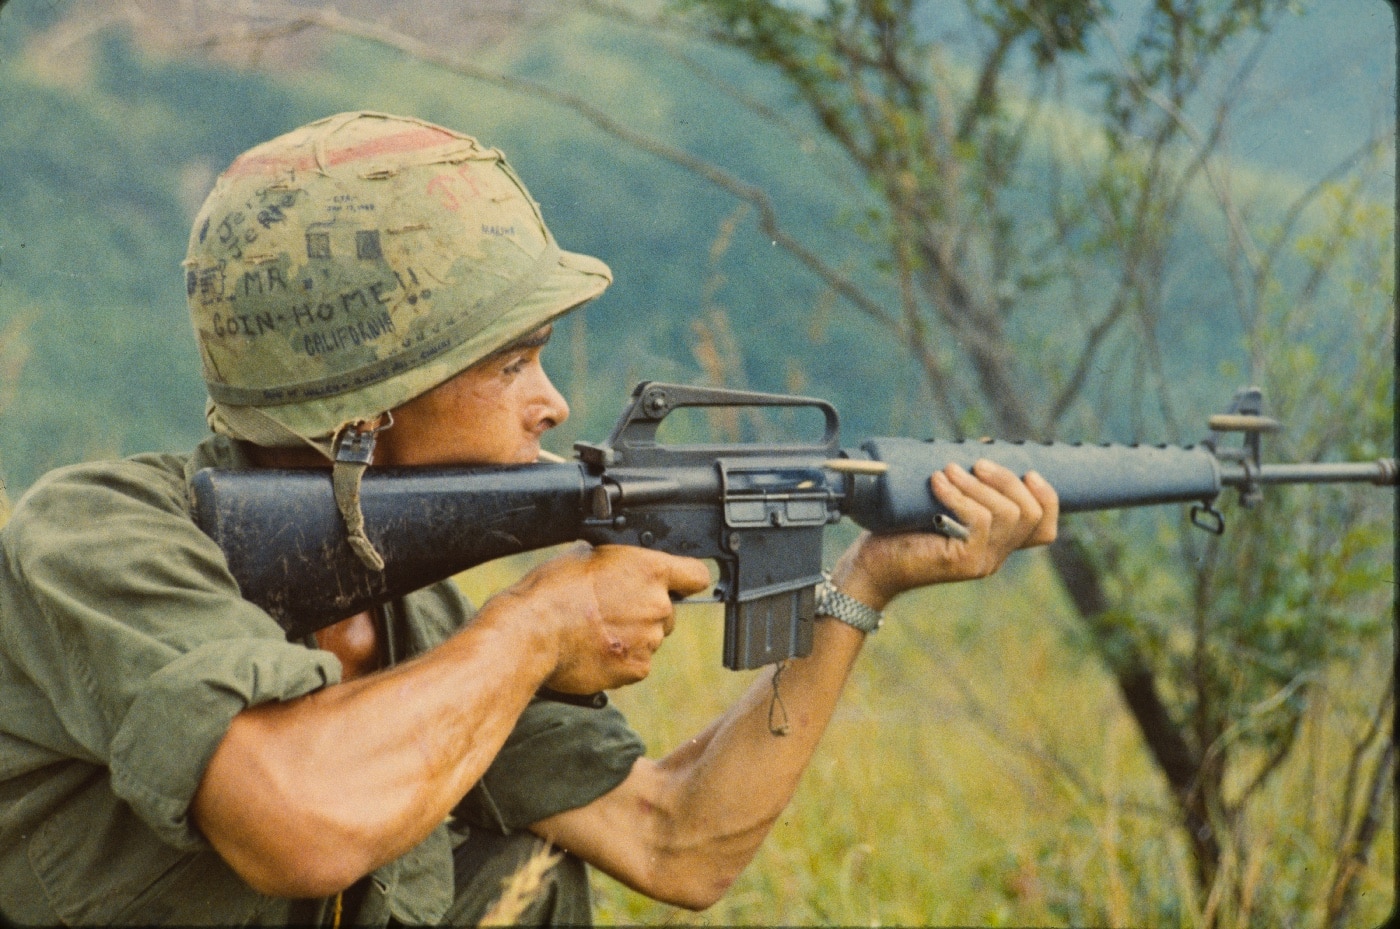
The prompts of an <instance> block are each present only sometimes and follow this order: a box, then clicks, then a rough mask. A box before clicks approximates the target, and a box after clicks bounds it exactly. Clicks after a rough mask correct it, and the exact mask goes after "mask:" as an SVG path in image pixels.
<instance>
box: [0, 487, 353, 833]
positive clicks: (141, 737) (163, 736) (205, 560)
mask: <svg viewBox="0 0 1400 929" xmlns="http://www.w3.org/2000/svg"><path fill="white" fill-rule="evenodd" d="M184 493H185V491H184V480H183V475H182V474H180V473H178V471H177V470H175V469H173V468H172V469H168V470H167V469H162V468H159V467H153V466H152V465H151V464H149V463H142V462H139V461H126V462H119V463H107V464H104V465H101V466H79V467H77V468H71V469H65V470H64V471H60V472H56V473H55V474H54V475H51V476H50V477H48V478H46V479H45V480H44V481H42V482H41V483H40V484H38V485H36V486H35V488H34V489H33V490H32V491H31V492H30V493H29V494H27V495H26V497H25V498H24V499H23V500H22V501H21V503H20V505H19V506H18V507H17V508H16V510H15V513H14V515H13V517H12V519H11V521H10V523H9V524H8V525H7V526H6V527H5V529H4V531H3V533H0V555H3V570H5V571H7V572H9V573H10V574H11V577H10V579H9V580H10V582H11V583H10V585H9V586H10V589H11V591H13V592H15V593H17V594H19V595H21V596H23V597H24V599H25V600H26V601H27V603H26V604H25V607H26V609H25V612H26V613H27V618H26V621H24V622H5V623H0V636H4V638H5V647H6V652H7V653H8V654H9V655H10V656H11V657H12V658H13V659H14V660H15V661H16V662H17V663H18V664H19V665H20V666H21V667H22V668H23V670H24V672H25V673H26V675H27V676H28V677H29V678H30V679H31V680H32V681H34V682H36V684H37V685H38V686H39V687H40V688H42V690H43V691H44V692H45V694H46V697H47V705H48V707H49V709H48V710H47V712H51V713H52V718H50V719H46V720H37V719H36V720H35V721H34V730H33V733H32V734H31V735H30V736H29V737H30V738H32V740H35V741H36V742H37V741H42V742H45V743H50V744H46V747H47V748H49V749H52V750H53V751H55V752H58V753H61V754H63V755H66V756H68V757H73V758H79V759H85V760H89V761H91V762H93V763H95V764H100V765H103V766H105V767H107V768H108V769H109V770H110V772H111V783H112V788H113V790H114V791H115V792H116V794H117V795H118V796H119V797H121V798H122V799H123V800H125V801H126V802H127V803H129V804H130V805H131V807H132V809H133V810H134V811H135V812H136V813H137V815H138V816H139V817H140V818H141V819H142V820H143V821H144V822H145V823H147V824H148V825H149V826H150V827H151V828H152V829H153V830H154V831H155V832H156V833H157V834H158V835H159V836H160V837H161V839H162V840H163V841H165V842H167V843H169V844H170V845H173V846H175V847H177V848H194V847H198V846H200V845H201V844H203V843H202V839H201V838H200V836H199V835H198V833H197V832H196V831H195V830H194V829H193V827H192V825H191V824H190V821H189V815H188V810H189V805H190V802H191V800H192V798H193V796H194V792H195V789H196V787H197V786H198V784H199V781H200V778H201V777H202V776H203V772H204V768H205V766H206V764H207V763H208V760H209V758H210V756H211V755H212V754H213V752H214V749H215V747H217V745H218V743H219V741H220V740H221V739H222V738H223V736H224V734H225V733H226V732H227V730H228V727H229V724H230V723H231V722H232V720H233V718H234V716H236V715H237V714H238V713H240V712H241V711H242V710H244V709H245V708H247V707H249V706H253V705H255V704H259V703H265V702H269V701H277V700H288V699H292V698H295V697H298V696H302V695H304V694H307V693H309V692H311V691H314V690H316V689H318V688H321V687H324V686H325V685H327V684H329V683H334V682H336V681H338V680H339V679H340V674H341V668H340V663H339V662H338V661H337V660H336V659H335V657H334V656H332V655H330V654H329V653H327V652H323V651H317V650H313V649H308V648H306V647H304V646H302V645H300V644H296V643H289V642H288V641H287V640H286V637H285V634H284V633H283V631H282V629H281V627H280V626H278V625H277V623H276V622H275V621H274V620H273V619H272V618H271V617H270V616H268V615H267V614H266V613H264V612H263V611H262V610H260V609H258V608H257V607H255V606H253V605H252V604H250V603H248V602H247V601H245V600H244V599H243V598H242V596H241V594H240V592H239V589H238V585H237V583H236V582H235V581H234V579H233V578H232V576H231V575H230V574H229V573H228V570H227V566H226V564H225V562H224V559H223V555H222V553H221V552H220V551H219V549H218V547H217V546H216V545H215V544H214V543H213V542H212V541H211V540H210V539H209V538H208V537H207V536H205V535H204V534H203V533H202V532H200V530H199V529H198V527H197V526H195V525H194V523H193V522H192V521H191V519H190V518H189V515H188V512H187V504H186V500H185V496H184Z"/></svg>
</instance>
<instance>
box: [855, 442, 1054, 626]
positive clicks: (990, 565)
mask: <svg viewBox="0 0 1400 929" xmlns="http://www.w3.org/2000/svg"><path fill="white" fill-rule="evenodd" d="M930 480H931V486H932V488H933V493H934V495H935V496H936V497H937V498H938V499H939V501H940V502H941V503H942V504H943V505H944V506H946V507H947V508H948V509H949V510H951V511H952V512H953V515H954V516H955V517H956V518H957V520H958V522H959V523H961V524H962V525H963V526H964V527H965V528H966V529H967V531H968V537H967V538H966V539H953V538H949V537H947V536H943V535H937V534H934V533H907V534H901V535H888V536H872V535H870V534H868V533H867V534H865V535H862V536H861V537H860V538H859V539H857V540H856V542H855V543H853V544H852V545H851V547H850V548H849V549H847V550H846V553H845V554H844V555H843V556H842V557H841V560H840V561H839V562H838V563H837V565H836V567H835V568H834V569H833V570H832V580H833V581H834V582H835V584H836V586H837V587H838V588H840V589H841V590H842V591H843V592H845V593H846V594H848V595H849V596H852V597H854V598H856V599H857V600H860V601H861V602H863V603H866V604H868V605H870V606H872V607H874V608H875V609H877V610H878V609H884V607H885V605H886V604H887V603H888V602H889V601H890V600H892V599H894V598H895V597H896V596H897V595H898V594H900V593H903V592H904V591H906V590H913V589H914V588H916V587H923V586H926V585H928V584H940V583H948V582H951V581H964V580H971V579H974V578H981V577H987V576H988V575H990V574H993V573H995V572H996V571H997V569H999V568H1000V567H1001V566H1002V564H1004V563H1005V561H1006V559H1007V558H1008V557H1009V556H1010V555H1011V553H1012V552H1014V551H1016V550H1018V549H1022V548H1030V547H1032V546H1036V545H1045V544H1048V543H1050V542H1053V541H1054V540H1055V535H1056V532H1057V528H1058V524H1059V515H1060V503H1059V497H1058V496H1057V495H1056V494H1055V490H1054V488H1053V487H1051V486H1050V484H1049V483H1048V482H1047V481H1046V480H1045V479H1044V478H1043V477H1041V476H1040V475H1039V474H1036V473H1035V472H1033V471H1032V472H1031V473H1029V474H1027V475H1026V478H1025V480H1021V479H1018V478H1017V477H1016V475H1015V474H1014V473H1012V472H1011V471H1010V470H1008V469H1007V468H1005V467H1003V466H1002V465H999V464H996V463H995V462H992V461H988V460H986V459H983V460H980V461H978V462H977V463H976V464H974V465H973V467H972V471H971V472H969V471H967V470H966V469H964V468H962V467H960V466H958V465H956V464H949V465H948V466H947V467H946V468H944V469H943V470H942V471H938V472H936V473H935V474H934V475H933V476H932V478H931V479H930Z"/></svg>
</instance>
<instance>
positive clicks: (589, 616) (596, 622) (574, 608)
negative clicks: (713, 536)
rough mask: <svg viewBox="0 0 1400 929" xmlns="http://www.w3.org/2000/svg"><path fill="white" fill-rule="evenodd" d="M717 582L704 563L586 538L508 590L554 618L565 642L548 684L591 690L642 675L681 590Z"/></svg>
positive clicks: (559, 640)
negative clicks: (591, 543)
mask: <svg viewBox="0 0 1400 929" xmlns="http://www.w3.org/2000/svg"><path fill="white" fill-rule="evenodd" d="M708 586H710V572H709V570H708V569H707V568H706V567H705V563H704V562H702V561H699V560H697V559H694V558H681V557H678V556H675V555H668V554H665V553H664V552H657V551H651V550H649V549H643V548H633V547H630V546H621V545H603V546H599V547H597V548H593V547H591V546H588V545H586V544H582V543H580V544H579V545H576V546H574V547H572V548H570V549H569V550H568V551H566V552H565V553H564V554H562V555H560V556H558V557H557V558H554V559H551V560H550V561H548V562H546V563H545V564H543V565H541V566H539V567H538V568H536V569H535V570H533V571H531V572H530V573H529V574H527V575H526V576H525V577H524V578H522V579H521V580H520V581H519V582H518V583H517V584H515V585H514V586H512V587H511V588H510V589H509V590H508V591H506V592H505V593H506V595H507V596H516V597H521V598H525V599H527V600H529V601H530V604H531V607H532V609H531V611H530V612H532V613H535V612H536V611H538V614H537V615H539V616H540V618H541V619H542V620H544V621H545V622H546V623H547V624H552V628H551V631H552V632H553V633H554V636H553V640H554V642H555V644H556V646H557V649H558V660H557V662H556V664H555V668H554V672H553V674H551V675H550V676H549V677H548V678H547V679H546V680H545V682H544V683H545V686H547V687H550V688H552V689H554V690H558V691H561V692H563V693H576V694H587V693H596V692H598V691H600V690H609V689H612V688H614V687H621V686H623V685H624V684H632V683H636V682H637V681H640V680H641V679H642V678H644V677H646V676H647V675H648V674H649V673H650V672H651V656H652V654H653V653H655V651H656V650H657V649H658V648H660V647H661V643H662V641H663V640H664V639H665V638H666V636H668V635H670V634H671V630H672V629H673V628H674V627H675V621H676V617H675V604H674V601H673V595H674V596H675V597H678V598H679V597H687V596H690V595H692V594H696V593H699V592H700V591H702V590H704V589H705V588H706V587H708Z"/></svg>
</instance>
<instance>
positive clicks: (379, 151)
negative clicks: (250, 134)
mask: <svg viewBox="0 0 1400 929" xmlns="http://www.w3.org/2000/svg"><path fill="white" fill-rule="evenodd" d="M460 141H461V138H460V137H459V136H455V135H453V134H451V133H450V132H446V131H445V130H442V129H434V128H431V127H428V126H423V127H418V128H414V129H410V130H408V131H407V132H400V133H397V134H395V135H390V136H385V137H384V138H382V139H370V140H369V141H367V142H359V143H357V144H355V145H346V146H343V147H341V148H326V149H325V150H324V152H323V154H322V157H321V159H320V162H319V164H321V165H324V166H325V167H327V168H331V167H335V166H337V165H343V164H346V163H348V162H355V161H361V160H364V159H367V158H374V157H376V156H379V155H394V154H400V153H403V152H417V151H422V150H423V149H428V148H433V147H434V146H437V145H444V144H448V143H453V142H460ZM317 166H318V162H317V159H316V154H315V152H314V150H313V151H309V152H308V151H302V150H300V149H298V151H297V153H296V154H291V153H287V154H281V153H278V154H261V155H260V154H256V153H254V152H250V153H248V154H246V155H242V156H240V157H238V158H236V159H234V162H233V164H231V165H229V168H228V170H227V171H225V172H224V176H225V177H245V176H247V175H250V174H280V173H283V172H285V171H310V170H313V169H314V168H316V167H317Z"/></svg>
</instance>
